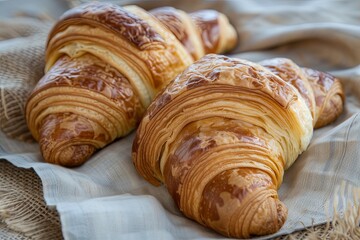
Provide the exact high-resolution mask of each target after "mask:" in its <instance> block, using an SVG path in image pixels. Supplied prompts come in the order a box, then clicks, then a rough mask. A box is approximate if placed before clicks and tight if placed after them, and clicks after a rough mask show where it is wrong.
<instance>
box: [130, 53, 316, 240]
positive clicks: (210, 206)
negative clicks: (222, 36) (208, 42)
mask: <svg viewBox="0 0 360 240" xmlns="http://www.w3.org/2000/svg"><path fill="white" fill-rule="evenodd" d="M270 66H271V67H270ZM275 66H276V68H275ZM285 69H289V72H287V73H286V74H285V72H286V71H287V70H285ZM275 70H276V71H275ZM301 71H302V70H301V68H299V67H298V66H296V65H295V64H294V63H293V62H291V61H290V60H286V59H278V60H273V61H268V62H267V65H266V67H263V66H261V65H259V64H256V63H252V62H249V61H245V60H240V59H235V58H229V57H225V56H220V55H212V54H210V55H207V56H205V57H203V58H201V59H200V60H199V61H197V62H196V63H194V64H192V65H191V66H190V67H188V68H187V69H186V70H185V71H184V72H183V73H182V74H180V75H179V76H178V77H177V78H176V79H175V80H174V81H172V82H171V83H170V84H169V85H168V86H167V87H166V89H165V90H164V91H162V93H161V94H159V95H158V96H157V98H156V99H155V100H154V102H153V103H152V104H151V105H150V107H149V108H148V109H147V112H146V114H145V116H144V118H143V120H142V121H141V124H140V126H139V128H138V130H137V134H136V137H135V139H134V144H133V153H132V156H133V162H134V165H135V167H136V169H137V171H138V172H139V173H140V174H141V175H142V176H143V177H144V178H145V179H146V180H148V181H149V182H150V183H152V184H154V185H159V184H161V183H163V184H165V186H166V187H167V189H168V191H169V193H170V194H171V196H172V197H173V199H174V201H175V203H176V204H177V206H178V207H179V209H180V210H181V211H182V212H183V213H184V214H185V215H186V216H187V217H189V218H191V219H194V220H196V221H197V222H199V223H200V224H203V225H205V226H207V227H210V228H212V229H214V230H216V231H217V232H219V233H221V234H224V235H226V236H229V237H237V238H249V237H251V236H255V235H265V234H271V233H275V232H276V231H278V230H279V229H280V228H281V227H282V225H283V224H284V222H285V220H286V218H287V208H286V206H285V205H284V204H283V203H282V202H281V201H280V200H279V199H278V194H277V189H278V188H279V187H280V185H281V182H282V178H283V174H284V170H285V169H287V168H288V167H290V166H291V165H292V163H293V162H294V161H295V160H296V158H297V157H298V155H299V154H301V153H302V152H303V151H304V150H305V149H306V148H307V146H308V144H309V142H310V139H311V137H312V134H313V125H314V121H313V114H314V112H315V110H314V109H315V105H312V103H314V102H315V101H314V100H312V99H307V98H304V97H302V96H303V94H304V92H305V91H311V92H312V91H313V90H312V88H311V87H310V88H307V87H309V86H310V85H311V84H310V83H309V82H307V83H306V84H301V82H300V81H305V80H306V79H305V76H306V74H305V73H302V72H301ZM275 73H276V74H275ZM281 77H284V78H286V79H282V78H281ZM305 85H306V87H303V86H305ZM310 96H312V97H314V95H310ZM307 100H308V101H307Z"/></svg>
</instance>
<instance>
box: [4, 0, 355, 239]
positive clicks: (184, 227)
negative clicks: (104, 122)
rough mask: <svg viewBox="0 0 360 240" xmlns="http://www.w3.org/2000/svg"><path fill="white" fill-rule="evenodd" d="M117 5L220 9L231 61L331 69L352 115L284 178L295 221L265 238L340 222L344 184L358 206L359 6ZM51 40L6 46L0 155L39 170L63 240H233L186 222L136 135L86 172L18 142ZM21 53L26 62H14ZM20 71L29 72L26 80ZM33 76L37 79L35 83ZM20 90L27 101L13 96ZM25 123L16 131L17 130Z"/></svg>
mask: <svg viewBox="0 0 360 240" xmlns="http://www.w3.org/2000/svg"><path fill="white" fill-rule="evenodd" d="M117 3H119V4H137V5H139V6H141V7H144V8H145V9H151V8H153V7H157V6H164V5H172V6H174V7H178V8H181V9H183V10H185V11H188V12H190V11H194V10H197V9H203V8H213V9H217V10H219V11H221V12H223V13H225V14H226V15H227V16H228V17H229V18H230V21H231V22H232V23H233V24H234V25H235V26H236V29H237V32H238V34H239V44H238V47H237V48H236V49H235V50H234V51H232V52H231V53H229V55H232V56H236V57H239V58H244V59H247V60H251V61H259V60H262V59H266V58H271V57H288V58H291V59H292V60H293V61H295V62H296V63H297V64H299V65H301V66H304V67H311V68H314V69H318V70H324V71H330V72H331V73H332V74H333V75H335V76H337V77H338V78H339V79H341V82H342V83H343V86H344V88H345V92H346V104H345V109H344V112H343V114H342V115H341V116H340V117H339V118H338V119H337V120H336V122H334V123H333V124H331V125H329V126H327V127H324V128H322V129H319V130H316V131H315V132H314V137H313V139H312V141H311V143H310V145H309V147H308V149H307V150H306V151H305V152H304V153H303V154H302V155H301V156H300V157H299V158H298V159H297V161H296V162H295V163H294V165H293V166H292V167H290V169H288V170H287V171H286V172H285V176H284V181H283V183H282V185H281V187H280V189H279V195H280V199H281V200H282V201H283V202H284V203H285V205H286V206H287V207H288V209H289V216H288V219H287V221H286V223H285V225H284V226H283V228H282V229H281V230H280V231H279V232H278V233H276V234H274V235H272V236H265V237H263V239H266V238H272V237H275V236H280V235H283V234H288V233H291V232H293V231H295V230H299V229H303V228H304V227H309V226H312V225H317V224H321V223H324V222H326V220H327V218H328V217H331V215H332V212H331V211H327V206H333V205H334V199H336V198H334V195H336V194H338V193H339V189H340V188H341V186H342V188H341V189H342V191H341V197H342V198H343V200H342V201H341V202H340V204H335V206H336V211H341V210H342V209H344V206H345V203H346V201H352V202H353V203H354V204H355V202H354V201H357V200H359V199H353V198H352V192H351V191H350V190H349V189H350V188H349V187H348V186H355V187H359V186H360V178H359V175H360V163H359V159H360V158H359V157H360V148H359V147H360V141H359V138H360V134H359V131H360V117H359V113H360V27H359V26H360V11H359V10H360V2H358V1H301V2H300V1H281V0H278V1H271V2H265V1H195V0H192V1H190V0H187V1H117ZM41 29H43V30H44V29H48V28H46V27H41ZM0 32H1V31H0ZM44 32H46V31H44ZM31 34H33V33H31ZM26 38H27V39H26ZM35 38H36V40H35ZM45 38H46V37H45V35H44V34H41V33H36V34H34V35H32V36H30V38H29V37H26V36H22V37H20V38H16V39H10V40H9V39H8V40H4V41H1V42H0V56H1V65H0V83H1V86H0V87H1V93H2V95H1V104H0V105H1V106H2V108H0V113H1V115H0V118H1V127H2V131H3V132H2V133H0V158H1V159H4V160H7V161H9V162H11V163H13V164H14V165H16V166H18V167H21V168H33V169H34V170H35V172H36V173H37V174H38V175H39V177H40V178H41V181H42V185H43V191H44V198H45V201H46V203H47V205H48V206H50V207H56V209H57V211H58V212H59V215H60V219H61V225H62V233H63V236H64V238H65V239H220V238H224V237H223V236H221V235H219V234H216V233H215V232H213V231H212V230H209V229H206V228H205V227H203V226H201V225H199V224H198V223H196V222H194V221H192V220H189V219H187V218H185V217H184V216H183V215H182V214H181V213H180V212H179V211H178V209H177V208H176V206H175V205H174V203H173V201H172V199H171V197H170V195H169V194H168V193H167V190H166V189H165V187H164V186H161V187H154V186H152V185H150V184H149V183H147V182H146V181H145V180H144V179H142V178H141V177H140V176H139V175H138V174H137V172H136V170H135V169H134V167H133V164H132V162H131V144H132V140H133V137H134V133H132V134H130V135H129V136H128V137H125V138H123V139H119V140H118V141H116V142H114V143H112V144H110V145H109V146H107V147H106V148H105V149H103V150H101V151H99V152H97V153H96V154H95V155H94V156H93V157H92V158H91V159H90V160H89V161H88V162H86V163H85V164H84V165H83V166H81V167H78V168H73V169H67V168H63V167H60V166H56V165H51V164H48V163H44V162H43V160H42V157H41V155H40V152H39V149H38V145H37V143H31V142H25V141H23V140H18V139H19V138H20V139H26V140H28V139H29V135H28V134H27V130H26V128H24V126H25V125H24V124H25V122H24V119H23V118H22V116H23V105H24V104H25V101H26V95H27V94H28V93H29V91H31V88H32V87H33V86H34V84H35V83H36V81H37V80H39V79H35V78H36V77H41V75H42V74H41V73H39V70H37V69H39V68H42V67H43V64H42V63H41V62H43V55H42V54H41V52H42V51H43V47H44V44H45ZM14 41H18V42H17V43H16V42H14ZM24 43H26V44H24ZM12 44H14V45H12ZM9 46H12V47H13V48H10V47H9ZM15 46H16V47H15ZM9 49H13V52H11V51H9ZM14 49H15V50H14ZM34 49H35V50H34ZM24 51H27V52H29V51H30V52H31V53H32V56H31V57H29V56H28V55H21V54H20V53H22V52H24ZM16 54H20V55H16ZM15 55H16V56H19V57H17V58H14V57H13V56H15ZM12 57H13V58H12ZM29 58H31V60H32V61H29ZM4 59H7V60H6V63H8V64H10V65H12V66H13V65H15V66H18V65H20V67H18V68H14V69H11V68H9V67H4V66H5V64H4ZM9 59H10V60H9ZM34 62H36V64H34ZM31 64H34V65H31ZM25 68H26V69H28V70H24V69H25ZM29 69H30V70H29ZM21 71H23V72H22V73H23V74H19V72H20V73H21ZM27 73H36V74H35V75H36V76H34V75H29V74H27ZM16 83H19V84H16ZM19 89H20V90H19ZM19 92H22V93H23V94H21V95H14V94H13V93H19ZM14 96H20V97H14ZM4 99H7V101H5V100H4ZM9 99H10V100H9ZM14 99H15V100H14ZM9 102H10V103H11V104H9ZM4 106H7V108H4ZM9 106H12V108H10V110H11V113H12V114H13V115H11V114H9V113H8V114H4V113H5V112H6V110H8V111H9ZM14 106H17V107H14ZM11 116H15V117H11ZM14 119H15V120H16V121H15V120H14ZM21 121H22V122H21ZM19 122H20V124H19V125H16V126H17V127H15V128H11V126H15V125H14V124H15V123H19ZM5 123H6V124H7V125H6V124H5ZM4 124H5V125H4ZM4 126H5V127H4ZM21 127H22V128H21ZM5 133H6V134H7V135H6V134H5ZM9 135H11V137H10V136H9ZM16 137H17V138H18V139H16ZM14 138H15V139H14ZM335 203H336V201H335Z"/></svg>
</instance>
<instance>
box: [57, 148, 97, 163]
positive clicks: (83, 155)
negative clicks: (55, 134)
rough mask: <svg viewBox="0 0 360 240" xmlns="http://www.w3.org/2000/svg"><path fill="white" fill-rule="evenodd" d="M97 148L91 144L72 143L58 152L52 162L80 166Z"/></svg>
mask: <svg viewBox="0 0 360 240" xmlns="http://www.w3.org/2000/svg"><path fill="white" fill-rule="evenodd" d="M95 150H96V148H95V147H94V146H92V145H89V144H83V145H72V146H69V147H66V148H64V149H62V150H61V152H59V153H57V154H56V156H55V158H54V159H53V161H51V162H54V163H56V164H59V165H61V166H66V167H78V166H80V165H82V164H83V163H84V162H85V161H86V160H88V159H89V158H90V156H91V155H92V154H93V153H94V152H95Z"/></svg>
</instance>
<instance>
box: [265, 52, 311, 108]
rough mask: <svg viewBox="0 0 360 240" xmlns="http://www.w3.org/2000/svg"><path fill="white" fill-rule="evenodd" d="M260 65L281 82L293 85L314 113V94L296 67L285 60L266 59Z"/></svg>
mask: <svg viewBox="0 0 360 240" xmlns="http://www.w3.org/2000/svg"><path fill="white" fill-rule="evenodd" d="M260 64H261V65H262V66H264V67H266V68H267V69H269V70H270V71H271V72H272V73H274V74H275V75H277V76H279V77H280V78H281V79H282V80H284V81H286V82H288V83H290V84H291V85H293V86H294V87H295V88H296V89H297V90H298V91H299V93H300V95H301V96H302V97H303V99H304V100H305V103H306V105H307V106H308V107H309V109H310V110H311V112H312V113H313V112H314V108H315V106H314V105H315V103H314V102H313V99H314V94H313V91H312V88H311V86H310V84H309V83H308V80H307V79H306V78H305V76H304V75H303V73H302V71H301V69H300V68H299V67H298V66H297V65H295V64H294V63H293V62H292V61H291V60H289V59H285V58H273V59H268V60H264V61H261V62H260Z"/></svg>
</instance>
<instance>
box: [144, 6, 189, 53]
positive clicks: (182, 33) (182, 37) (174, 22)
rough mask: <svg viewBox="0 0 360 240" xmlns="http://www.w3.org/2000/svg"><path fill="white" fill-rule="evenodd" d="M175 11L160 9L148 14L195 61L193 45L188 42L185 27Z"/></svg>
mask: <svg viewBox="0 0 360 240" xmlns="http://www.w3.org/2000/svg"><path fill="white" fill-rule="evenodd" d="M177 11H178V10H177V9H175V8H173V7H161V8H155V9H153V10H151V11H150V13H151V14H152V15H154V16H155V17H156V18H157V19H158V20H159V21H160V22H161V23H162V24H164V25H165V26H166V27H167V28H168V29H169V30H170V31H171V32H172V33H173V34H174V35H175V37H176V38H177V39H178V40H179V41H180V42H181V43H182V44H183V45H184V46H185V48H186V50H187V51H188V52H189V53H190V54H191V56H192V57H193V58H194V59H196V57H195V49H194V45H193V44H192V42H191V41H190V38H189V35H188V32H187V29H186V26H185V24H184V22H183V21H182V20H181V16H180V15H179V14H178V12H177Z"/></svg>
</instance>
